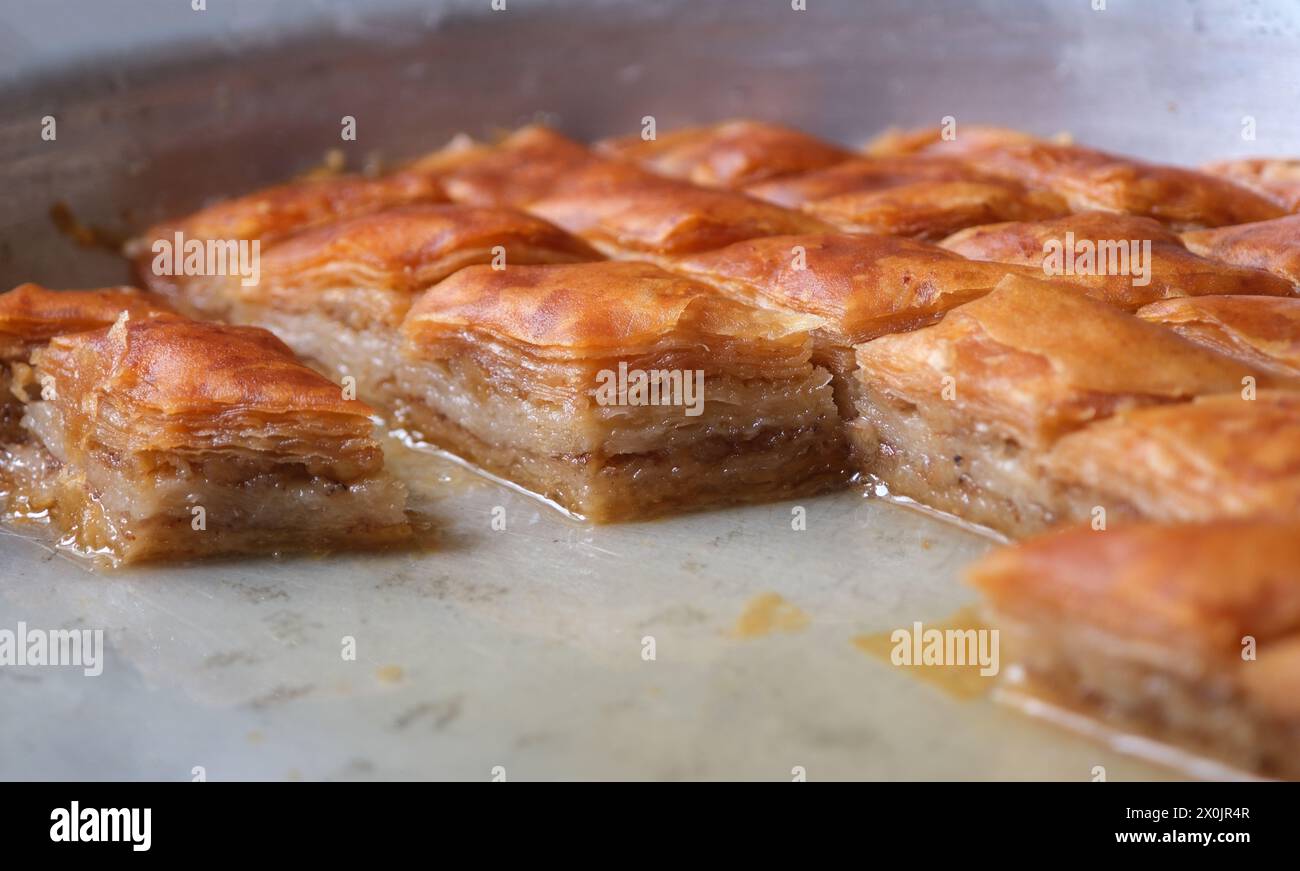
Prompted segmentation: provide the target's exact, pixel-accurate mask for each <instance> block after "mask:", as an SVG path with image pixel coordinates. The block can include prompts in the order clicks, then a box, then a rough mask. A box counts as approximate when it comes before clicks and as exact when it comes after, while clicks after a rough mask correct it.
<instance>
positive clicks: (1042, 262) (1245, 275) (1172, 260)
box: [940, 212, 1294, 311]
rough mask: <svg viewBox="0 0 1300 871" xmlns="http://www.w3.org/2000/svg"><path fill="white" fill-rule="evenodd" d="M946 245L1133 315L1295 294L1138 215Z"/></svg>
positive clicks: (1008, 230) (1089, 217) (976, 232)
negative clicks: (1155, 306) (1180, 304)
mask: <svg viewBox="0 0 1300 871" xmlns="http://www.w3.org/2000/svg"><path fill="white" fill-rule="evenodd" d="M1212 232H1220V231H1212ZM940 244H941V245H942V246H943V247H944V248H947V249H948V250H949V251H955V252H957V253H958V254H961V255H963V256H966V257H972V258H974V259H977V260H994V261H998V262H1002V263H1015V264H1018V265H1021V266H1030V267H1033V268H1035V269H1036V270H1038V271H1039V273H1040V274H1042V275H1051V276H1052V277H1060V278H1061V279H1062V280H1064V281H1068V282H1070V283H1071V284H1076V285H1078V286H1079V287H1082V288H1085V289H1086V291H1087V293H1088V294H1089V295H1090V296H1094V297H1096V298H1098V299H1101V300H1104V301H1106V302H1108V303H1110V304H1111V305H1114V306H1117V307H1119V308H1122V309H1125V310H1129V311H1131V310H1133V309H1136V308H1138V307H1139V306H1142V305H1146V304H1147V303H1150V302H1155V301H1157V300H1162V299H1167V298H1170V297H1182V296H1202V295H1205V294H1216V295H1223V294H1253V295H1261V296H1288V295H1291V294H1292V293H1294V288H1293V287H1292V285H1291V283H1290V282H1289V281H1286V280H1284V279H1281V278H1278V277H1277V276H1276V275H1271V274H1269V273H1268V272H1265V271H1263V270H1260V269H1253V268H1251V267H1250V266H1249V265H1240V266H1236V265H1232V264H1230V263H1223V262H1219V261H1217V260H1210V259H1207V258H1205V257H1200V256H1198V255H1196V254H1194V253H1192V252H1191V251H1188V250H1187V249H1186V248H1185V247H1184V246H1183V243H1182V240H1181V239H1179V237H1178V235H1177V234H1176V233H1173V232H1171V231H1170V230H1169V229H1168V228H1167V227H1165V226H1164V225H1162V224H1161V223H1159V222H1158V221H1154V220H1152V219H1150V218H1142V217H1136V216H1133V215H1115V214H1111V213H1108V212H1081V213H1079V214H1076V215H1068V216H1066V217H1062V218H1056V219H1053V220H1047V221H1034V222H1016V223H1005V224H992V225H989V226H985V227H972V228H970V229H967V230H963V231H961V232H959V233H957V234H955V235H953V236H950V237H949V238H947V239H945V240H944V241H943V242H941V243H940Z"/></svg>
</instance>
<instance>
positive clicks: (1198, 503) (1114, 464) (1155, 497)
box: [1043, 390, 1300, 522]
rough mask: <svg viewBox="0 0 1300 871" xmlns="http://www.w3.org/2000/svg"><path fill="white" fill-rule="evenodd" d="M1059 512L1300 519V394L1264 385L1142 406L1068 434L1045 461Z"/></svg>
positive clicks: (1082, 515) (1164, 517) (1194, 518)
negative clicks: (1250, 392)
mask: <svg viewBox="0 0 1300 871" xmlns="http://www.w3.org/2000/svg"><path fill="white" fill-rule="evenodd" d="M1043 467H1044V472H1045V474H1046V475H1047V476H1048V477H1050V478H1051V480H1053V481H1054V482H1057V484H1058V486H1060V487H1061V488H1062V489H1063V492H1064V493H1065V499H1064V503H1065V504H1066V505H1068V506H1069V507H1070V510H1069V511H1068V512H1066V513H1064V514H1063V515H1062V516H1063V517H1065V518H1067V519H1072V520H1085V519H1091V517H1092V512H1093V511H1095V510H1096V509H1097V508H1098V507H1100V508H1104V509H1105V511H1106V517H1107V519H1108V522H1113V521H1115V520H1129V519H1132V518H1139V517H1145V518H1153V519H1161V520H1177V521H1203V520H1212V519H1215V518H1224V517H1250V516H1262V515H1268V514H1278V515H1281V516H1287V517H1300V394H1297V393H1294V392H1290V391H1282V390H1265V391H1261V392H1259V393H1258V395H1257V396H1255V397H1254V398H1251V399H1247V398H1244V397H1243V396H1242V395H1241V394H1240V392H1238V393H1226V394H1222V395H1218V396H1205V397H1199V398H1197V399H1196V400H1194V401H1192V402H1184V403H1179V404H1177V405H1164V406H1159V407H1154V408H1139V409H1132V410H1128V411H1124V412H1121V413H1119V414H1116V415H1115V416H1114V417H1111V418H1109V419H1107V420H1103V421H1099V422H1097V423H1095V424H1093V425H1092V426H1088V427H1084V428H1083V429H1081V430H1079V431H1078V432H1074V433H1070V434H1069V435H1067V436H1065V437H1063V438H1062V439H1061V440H1060V441H1059V442H1057V443H1056V444H1055V445H1054V446H1053V448H1052V450H1051V451H1050V452H1049V453H1048V454H1047V456H1046V458H1045V459H1044V463H1043Z"/></svg>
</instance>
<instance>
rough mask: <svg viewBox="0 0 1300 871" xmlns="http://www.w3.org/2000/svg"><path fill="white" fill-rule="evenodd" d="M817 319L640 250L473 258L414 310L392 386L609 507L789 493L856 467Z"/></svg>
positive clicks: (464, 433) (486, 449)
mask: <svg viewBox="0 0 1300 871" xmlns="http://www.w3.org/2000/svg"><path fill="white" fill-rule="evenodd" d="M817 323H818V321H817V320H816V319H815V318H810V317H805V316H798V315H791V314H785V313H780V312H773V311H765V310H761V309H754V308H751V307H749V306H746V305H743V304H741V303H739V302H736V301H733V300H730V299H727V298H726V297H724V296H722V295H720V294H718V293H717V292H716V291H714V290H712V289H710V288H708V287H706V286H704V285H702V284H698V283H696V282H694V281H691V280H689V279H686V278H683V277H680V276H677V275H673V274H670V273H667V272H664V271H663V270H661V269H658V268H657V267H654V266H651V265H648V264H643V263H631V262H613V263H611V262H605V263H591V264H579V265H573V266H516V267H512V268H510V269H507V270H505V271H494V270H492V269H491V268H490V267H486V266H471V267H468V268H466V269H462V270H461V271H460V272H457V273H456V274H455V275H453V276H451V277H450V278H448V279H446V280H445V281H443V282H441V283H440V284H438V285H436V286H434V287H433V288H432V289H430V290H429V291H428V292H427V293H425V294H424V295H423V296H422V297H421V298H420V299H419V301H417V302H416V304H415V305H414V307H413V308H412V309H411V311H410V313H409V315H408V316H407V318H406V321H405V323H404V324H403V328H402V332H403V335H404V344H403V347H402V352H403V355H404V357H405V358H406V362H405V363H404V364H403V365H402V366H400V367H399V368H398V370H397V379H396V380H397V383H396V387H395V392H394V393H393V394H391V395H390V396H389V397H388V401H389V402H391V404H392V407H393V408H394V409H395V411H396V419H397V421H398V422H400V423H402V424H403V425H405V426H406V427H408V428H410V429H411V430H412V431H414V433H415V434H417V435H418V436H419V437H420V438H422V439H425V440H427V441H429V442H432V443H434V444H436V445H438V446H440V447H442V448H445V449H447V450H449V451H451V452H453V453H455V454H457V455H459V456H461V457H463V458H465V459H467V460H469V461H471V462H473V463H474V464H476V465H478V466H480V467H482V468H484V469H486V470H488V471H489V472H492V473H494V474H496V475H499V476H500V477H502V478H505V479H507V480H509V481H512V482H514V483H516V484H518V485H520V486H522V487H524V488H525V489H527V490H529V491H531V492H533V493H536V494H540V495H542V496H544V497H546V498H547V499H550V500H553V501H554V502H556V503H558V504H560V505H561V506H563V507H564V508H567V509H568V510H569V511H571V512H573V513H575V514H578V515H581V516H583V517H586V518H588V519H591V520H594V521H598V522H604V521H613V520H624V519H634V518H640V517H650V516H655V515H661V514H666V513H669V512H674V511H683V510H690V509H696V508H703V507H706V506H717V505H727V504H734V503H744V502H756V501H763V500H772V499H780V498H786V497H793V496H796V495H801V494H807V493H810V492H815V491H817V490H821V489H824V488H826V487H829V486H833V485H835V484H838V483H842V481H843V480H844V476H845V462H844V449H843V443H842V440H841V435H840V430H839V420H838V417H837V414H836V410H835V405H834V401H833V397H832V393H831V387H830V384H829V381H830V377H829V375H828V374H827V373H826V372H825V371H824V370H822V369H820V368H817V367H815V366H813V364H812V362H811V359H810V357H811V353H812V340H811V337H810V335H809V332H808V331H809V329H811V328H812V327H814V326H816V325H817Z"/></svg>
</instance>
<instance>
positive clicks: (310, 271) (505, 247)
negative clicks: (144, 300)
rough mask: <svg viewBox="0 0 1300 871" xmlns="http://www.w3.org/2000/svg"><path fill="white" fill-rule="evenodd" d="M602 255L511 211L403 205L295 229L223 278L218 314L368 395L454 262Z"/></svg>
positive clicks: (502, 264)
mask: <svg viewBox="0 0 1300 871" xmlns="http://www.w3.org/2000/svg"><path fill="white" fill-rule="evenodd" d="M600 259H602V258H601V255H600V254H599V253H597V252H596V251H595V250H594V249H593V248H591V246H589V245H587V244H586V243H585V242H583V241H582V240H580V239H578V238H576V237H574V236H571V235H569V234H568V233H566V232H564V231H563V230H561V229H559V228H558V227H555V226H554V225H552V224H549V223H547V222H546V221H544V220H542V219H541V218H536V217H533V216H531V215H528V214H525V213H523V212H519V211H515V210H514V209H505V208H491V207H477V206H459V205H417V206H403V207H399V208H394V209H388V210H385V211H383V212H375V213H373V214H369V215H362V216H360V217H356V218H349V219H346V220H342V221H338V222H335V223H333V224H327V225H325V226H322V227H317V228H316V229H314V230H308V231H306V232H303V233H300V234H298V235H297V236H295V237H293V238H292V239H287V240H285V241H284V242H281V243H280V244H278V245H274V246H272V247H270V248H269V249H268V250H267V251H266V253H265V254H264V255H263V256H262V264H261V276H260V279H259V280H258V282H257V283H256V284H253V285H251V286H248V287H245V286H244V285H243V283H242V281H241V280H240V279H239V278H238V277H230V278H227V279H225V280H224V281H223V282H222V283H220V284H219V285H217V287H218V288H219V291H220V294H219V295H220V300H219V301H220V303H221V305H222V308H221V309H220V313H221V314H222V315H223V316H224V317H226V318H227V319H229V320H233V321H236V322H239V323H252V324H257V325H259V326H263V327H266V328H268V329H270V330H273V331H274V332H275V333H276V335H278V336H280V337H281V338H283V339H284V340H285V341H286V342H287V343H288V344H289V345H290V346H291V347H292V348H293V349H294V350H295V351H297V352H298V353H299V354H301V355H303V356H304V357H306V358H308V359H310V360H311V361H313V362H315V363H318V364H320V365H321V366H322V367H323V368H324V369H325V371H328V372H329V373H331V374H332V375H338V376H347V375H350V376H352V377H354V378H356V380H357V386H358V390H359V391H360V392H359V395H360V396H362V397H364V398H372V397H375V396H377V395H378V393H379V391H380V387H379V385H381V384H383V383H384V382H387V381H390V380H391V378H392V373H393V371H394V370H395V368H396V367H397V364H398V361H399V353H398V350H399V345H400V342H399V341H398V338H397V329H398V327H399V326H400V325H401V323H402V319H403V318H404V317H405V316H406V312H407V310H408V309H410V307H411V303H412V302H414V301H415V300H416V299H417V298H418V297H419V295H420V294H421V293H422V292H423V291H425V290H426V289H428V288H429V287H431V286H432V285H434V284H436V283H438V282H439V281H441V280H442V279H444V278H446V277H447V276H448V275H451V274H452V273H453V272H455V271H456V270H458V269H460V268H462V267H464V266H468V265H470V264H476V263H481V264H491V265H492V266H493V268H495V269H499V270H508V269H513V268H514V267H515V266H519V265H524V264H540V263H576V262H581V261H587V260H600ZM191 290H194V288H191ZM191 302H192V303H194V302H197V300H193V299H192V300H191Z"/></svg>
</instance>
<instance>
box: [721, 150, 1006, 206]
mask: <svg viewBox="0 0 1300 871" xmlns="http://www.w3.org/2000/svg"><path fill="white" fill-rule="evenodd" d="M920 181H984V182H987V181H1003V179H1000V178H999V177H997V176H994V175H990V174H988V173H984V172H980V171H979V170H977V169H975V168H974V167H973V166H970V165H969V164H967V163H963V162H962V161H960V160H956V159H953V158H947V157H931V156H916V157H911V156H904V157H858V158H854V159H852V160H846V161H843V162H842V163H837V164H835V165H834V166H831V167H829V168H827V169H820V170H816V171H813V172H803V173H799V174H798V175H788V176H784V177H781V178H776V179H771V180H768V181H763V182H759V183H757V184H751V185H748V186H746V187H745V192H746V193H748V194H750V195H751V196H755V197H758V198H759V199H760V200H767V201H768V202H770V203H776V204H777V205H778V206H787V207H791V206H801V205H803V204H804V203H810V202H813V201H816V200H824V199H826V198H827V197H834V196H839V195H841V194H848V193H855V192H858V191H877V190H883V189H885V188H891V187H897V186H898V185H903V184H911V183H913V182H920Z"/></svg>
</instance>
